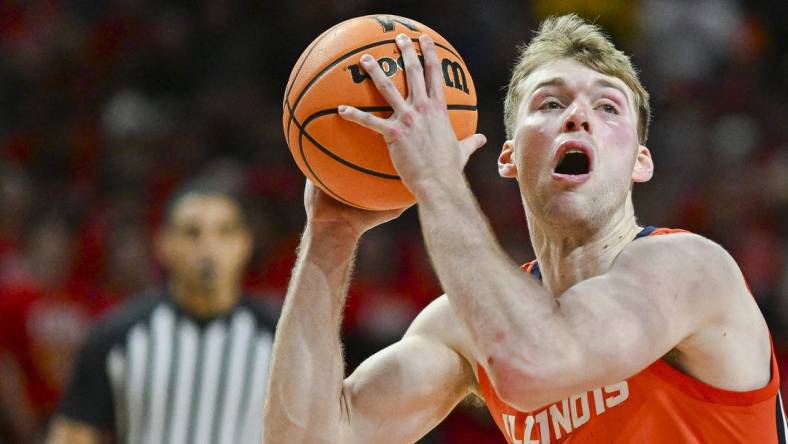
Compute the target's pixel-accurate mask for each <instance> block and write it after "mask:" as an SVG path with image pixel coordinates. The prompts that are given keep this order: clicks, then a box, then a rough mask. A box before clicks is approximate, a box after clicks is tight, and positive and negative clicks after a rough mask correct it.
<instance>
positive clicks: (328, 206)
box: [304, 179, 407, 237]
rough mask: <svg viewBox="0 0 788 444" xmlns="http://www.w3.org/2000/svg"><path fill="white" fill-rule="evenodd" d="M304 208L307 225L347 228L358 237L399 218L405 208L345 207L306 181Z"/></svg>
mask: <svg viewBox="0 0 788 444" xmlns="http://www.w3.org/2000/svg"><path fill="white" fill-rule="evenodd" d="M304 208H305V209H306V217H307V220H308V222H309V224H311V225H313V226H316V225H322V226H327V227H330V228H332V229H334V228H337V227H347V228H349V229H350V232H351V234H353V235H355V236H358V237H360V236H361V235H362V234H364V232H366V231H368V230H370V229H372V228H374V227H376V226H378V225H381V224H384V223H386V222H388V221H390V220H393V219H396V218H397V217H399V216H400V215H401V214H402V213H403V212H404V211H405V210H406V209H407V208H400V209H396V210H383V211H369V210H362V209H360V208H355V207H351V206H350V205H345V204H343V203H342V202H339V201H338V200H336V199H332V198H331V197H329V196H328V195H327V194H326V193H324V192H323V191H322V190H320V188H318V187H316V186H315V185H314V184H312V182H311V181H310V180H309V179H307V181H306V186H305V187H304Z"/></svg>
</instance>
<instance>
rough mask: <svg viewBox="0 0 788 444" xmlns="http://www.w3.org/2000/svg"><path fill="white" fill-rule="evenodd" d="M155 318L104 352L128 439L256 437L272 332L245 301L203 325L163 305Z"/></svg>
mask: <svg viewBox="0 0 788 444" xmlns="http://www.w3.org/2000/svg"><path fill="white" fill-rule="evenodd" d="M149 319H150V322H149V323H140V324H138V325H136V326H134V327H133V328H132V329H131V330H130V332H129V334H128V335H127V337H126V342H125V343H123V344H118V345H116V346H115V347H114V348H112V350H111V351H110V353H109V354H108V355H107V359H106V370H107V374H108V375H109V377H110V381H111V383H112V389H113V396H114V400H115V412H116V422H117V424H116V427H117V431H118V436H120V437H121V438H122V441H123V442H127V443H129V444H137V443H142V444H158V443H162V444H163V443H167V444H170V443H171V444H192V443H195V444H198V443H227V444H230V443H232V444H236V443H254V444H258V443H259V442H260V440H261V435H262V433H261V432H262V430H261V426H262V419H261V418H262V408H263V402H264V399H265V388H266V380H267V378H268V375H267V370H268V361H269V357H270V353H271V345H272V342H273V338H272V336H271V334H270V333H269V332H267V331H264V330H258V329H257V327H256V323H255V319H254V316H253V315H252V313H251V312H249V311H248V310H247V309H245V308H240V309H238V310H236V312H235V313H234V314H233V315H232V317H230V319H229V320H216V321H213V322H211V323H209V324H208V325H206V326H203V327H202V328H199V327H198V326H197V325H195V323H194V322H192V321H191V320H189V319H188V318H185V317H179V316H178V315H177V314H176V313H175V311H174V310H173V309H172V307H170V306H168V305H165V304H162V305H159V306H158V307H157V308H156V309H155V311H154V312H153V314H152V316H151V317H150V318H149Z"/></svg>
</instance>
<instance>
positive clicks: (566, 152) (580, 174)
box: [553, 140, 593, 183]
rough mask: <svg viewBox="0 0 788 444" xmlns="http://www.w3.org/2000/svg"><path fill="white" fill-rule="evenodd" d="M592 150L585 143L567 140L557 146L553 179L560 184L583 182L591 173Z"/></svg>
mask: <svg viewBox="0 0 788 444" xmlns="http://www.w3.org/2000/svg"><path fill="white" fill-rule="evenodd" d="M592 161H593V149H592V148H591V147H590V146H589V145H588V144H587V143H585V142H581V141H575V140H569V141H566V142H564V143H562V144H561V145H559V147H558V150H557V151H556V155H555V159H554V161H553V165H554V168H553V178H554V179H556V180H558V181H561V182H575V183H578V182H584V181H585V180H586V179H588V177H589V175H590V173H591V166H592Z"/></svg>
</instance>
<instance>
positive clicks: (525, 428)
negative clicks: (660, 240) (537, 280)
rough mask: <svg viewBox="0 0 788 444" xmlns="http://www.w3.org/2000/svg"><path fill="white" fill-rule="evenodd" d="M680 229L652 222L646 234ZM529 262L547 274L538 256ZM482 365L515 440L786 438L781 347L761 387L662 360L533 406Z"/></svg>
mask: <svg viewBox="0 0 788 444" xmlns="http://www.w3.org/2000/svg"><path fill="white" fill-rule="evenodd" d="M680 231H682V230H670V229H654V228H653V227H649V228H646V229H644V230H643V231H642V232H641V233H640V234H639V235H638V237H643V236H650V235H659V234H668V233H673V232H680ZM524 268H525V269H526V271H528V272H531V273H534V274H537V275H538V274H539V271H538V266H537V265H536V264H535V262H532V263H529V264H527V265H526V266H524ZM477 367H478V373H479V385H480V388H481V393H482V396H483V397H484V399H485V401H486V403H487V407H488V408H489V410H490V413H491V414H492V417H493V419H494V420H495V422H496V423H497V424H498V428H500V429H501V432H503V434H504V436H505V437H506V440H507V441H508V442H509V443H510V444H544V443H638V444H640V443H671V444H674V443H675V444H679V443H682V444H684V443H714V444H718V443H758V444H772V443H774V444H785V443H786V434H787V433H788V430H787V429H786V426H785V414H784V412H783V407H782V400H781V399H780V396H779V387H780V377H779V372H778V368H777V361H776V359H775V357H774V352H772V378H771V381H770V382H769V383H768V384H767V385H766V386H765V387H763V388H760V389H758V390H752V391H748V392H733V391H728V390H722V389H718V388H715V387H712V386H710V385H707V384H705V383H703V382H701V381H699V380H697V379H695V378H692V377H690V376H688V375H686V374H684V373H682V372H680V371H678V370H676V369H675V368H673V367H672V366H671V365H669V364H668V363H667V362H665V361H663V360H662V359H660V360H657V361H656V362H654V363H653V364H651V365H650V366H648V367H647V368H646V369H644V370H642V371H641V372H640V373H638V374H636V375H634V376H632V377H630V378H629V379H626V380H624V381H621V382H618V383H616V384H611V385H608V386H605V387H599V388H596V389H594V390H591V391H588V392H586V393H580V394H577V395H574V396H571V397H569V398H567V399H563V400H561V401H558V402H556V403H553V404H552V405H549V406H545V407H543V408H540V409H538V410H535V411H533V412H521V411H518V410H517V409H515V408H513V407H511V406H509V405H507V404H506V403H505V402H504V401H503V400H501V398H500V397H499V396H498V394H497V393H496V392H495V389H494V388H493V386H492V384H491V382H490V379H489V377H488V376H487V373H486V372H485V371H484V368H483V367H482V366H481V365H478V366H477Z"/></svg>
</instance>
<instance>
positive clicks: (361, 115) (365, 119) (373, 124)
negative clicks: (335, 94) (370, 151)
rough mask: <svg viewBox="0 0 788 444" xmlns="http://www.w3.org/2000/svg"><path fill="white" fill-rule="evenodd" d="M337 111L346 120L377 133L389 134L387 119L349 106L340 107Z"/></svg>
mask: <svg viewBox="0 0 788 444" xmlns="http://www.w3.org/2000/svg"><path fill="white" fill-rule="evenodd" d="M337 111H338V112H339V116H340V117H342V118H343V119H345V120H348V121H350V122H353V123H357V124H359V125H361V126H363V127H365V128H369V129H371V130H372V131H375V132H376V133H380V134H384V135H385V134H387V133H388V130H389V127H390V124H389V121H388V120H386V119H382V118H380V117H378V116H376V115H374V114H372V113H368V112H364V111H361V110H360V109H358V108H354V107H352V106H348V105H340V106H339V107H338V108H337Z"/></svg>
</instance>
